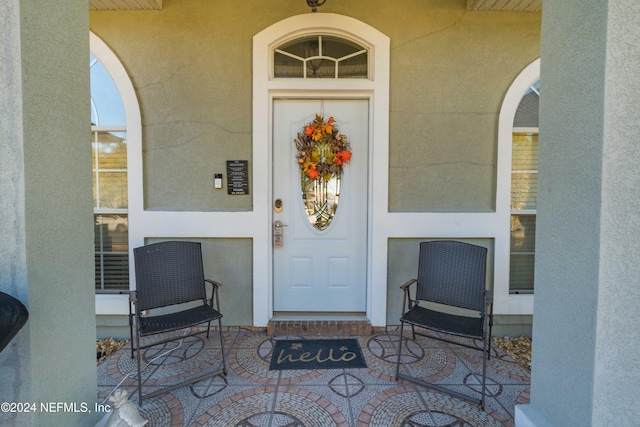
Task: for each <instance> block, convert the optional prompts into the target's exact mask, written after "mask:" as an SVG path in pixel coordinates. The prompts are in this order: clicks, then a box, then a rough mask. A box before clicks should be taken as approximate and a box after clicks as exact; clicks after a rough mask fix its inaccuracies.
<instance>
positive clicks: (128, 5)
mask: <svg viewBox="0 0 640 427" xmlns="http://www.w3.org/2000/svg"><path fill="white" fill-rule="evenodd" d="M300 1H302V0H300ZM145 9H146V10H158V9H162V0H89V10H145ZM467 10H478V11H504V12H540V11H541V10H542V0H467Z"/></svg>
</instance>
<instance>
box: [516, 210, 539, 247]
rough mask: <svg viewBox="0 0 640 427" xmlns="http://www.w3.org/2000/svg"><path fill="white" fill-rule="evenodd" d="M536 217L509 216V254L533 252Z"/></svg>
mask: <svg viewBox="0 0 640 427" xmlns="http://www.w3.org/2000/svg"><path fill="white" fill-rule="evenodd" d="M535 248H536V216H535V215H511V252H534V251H535Z"/></svg>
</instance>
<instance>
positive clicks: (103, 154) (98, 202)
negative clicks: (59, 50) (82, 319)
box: [90, 55, 129, 293]
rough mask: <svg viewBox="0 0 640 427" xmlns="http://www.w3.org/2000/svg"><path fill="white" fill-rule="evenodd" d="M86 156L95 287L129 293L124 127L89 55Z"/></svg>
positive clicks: (110, 86)
mask: <svg viewBox="0 0 640 427" xmlns="http://www.w3.org/2000/svg"><path fill="white" fill-rule="evenodd" d="M90 70H91V152H92V169H93V213H94V230H95V239H94V242H95V289H96V292H100V293H109V292H119V291H122V290H128V289H129V220H128V206H129V202H128V190H127V188H128V184H127V181H128V178H127V132H126V131H127V129H126V127H125V119H124V108H123V105H122V101H121V100H120V94H119V93H118V90H117V88H116V86H115V84H114V83H113V80H112V79H111V77H110V76H109V74H108V73H107V72H106V70H105V68H104V66H103V65H102V64H101V63H100V61H98V60H97V59H96V58H95V57H94V56H93V55H92V56H91V59H90Z"/></svg>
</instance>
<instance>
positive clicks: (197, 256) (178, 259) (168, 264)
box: [129, 241, 227, 403]
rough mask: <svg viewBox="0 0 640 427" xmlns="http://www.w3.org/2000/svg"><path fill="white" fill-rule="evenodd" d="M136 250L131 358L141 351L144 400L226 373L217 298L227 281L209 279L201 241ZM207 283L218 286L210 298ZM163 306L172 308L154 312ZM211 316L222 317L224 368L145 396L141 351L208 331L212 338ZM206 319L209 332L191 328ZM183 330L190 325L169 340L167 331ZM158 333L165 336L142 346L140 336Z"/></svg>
mask: <svg viewBox="0 0 640 427" xmlns="http://www.w3.org/2000/svg"><path fill="white" fill-rule="evenodd" d="M133 254H134V258H135V268H136V290H135V291H131V292H130V298H129V301H130V304H129V329H130V332H131V358H133V357H134V352H135V353H137V364H138V398H139V403H142V400H143V398H147V399H148V398H150V397H153V396H157V395H160V394H163V393H166V392H168V391H171V390H174V389H176V388H178V387H182V386H184V385H186V384H193V383H195V382H197V381H201V380H202V379H204V378H208V377H212V376H215V375H219V374H221V373H222V374H224V375H226V374H227V369H226V364H225V357H224V343H223V339H222V321H221V319H222V314H221V313H220V301H219V296H218V293H219V291H218V288H219V287H220V286H222V285H221V284H220V283H218V282H214V281H212V280H207V279H205V278H204V270H203V266H202V250H201V247H200V243H198V242H184V241H175V242H174V241H170V242H160V243H154V244H150V245H146V246H142V247H139V248H135V249H134V250H133ZM206 283H209V284H211V285H212V287H213V289H212V293H211V299H210V300H208V299H207V290H206ZM214 300H215V305H214ZM185 303H191V304H185ZM171 306H175V307H174V308H175V310H171ZM134 307H135V310H134ZM162 307H167V309H165V310H163V312H165V313H166V311H167V310H168V311H170V312H169V313H166V314H154V313H153V310H155V309H158V308H162ZM147 311H149V312H147ZM134 320H135V321H134ZM212 320H217V321H218V330H219V334H220V349H221V352H222V367H221V369H219V370H217V371H215V372H208V373H206V374H202V375H196V376H194V377H191V378H189V379H187V380H185V381H183V382H181V383H179V384H174V385H171V386H167V387H164V388H163V389H162V390H158V391H155V392H153V393H149V394H147V395H143V394H142V384H143V381H142V368H141V355H140V351H141V350H142V349H145V348H148V347H152V346H155V345H159V344H164V343H167V342H170V341H176V340H179V339H183V338H185V337H189V336H193V335H198V334H201V333H204V332H206V333H207V338H209V330H210V328H211V321H212ZM205 322H206V323H207V328H206V330H200V329H195V330H190V329H186V328H191V327H192V326H197V325H200V324H203V323H205ZM134 329H135V336H134ZM179 329H185V334H184V335H179V334H178V335H176V334H174V335H172V336H171V337H169V338H167V337H166V334H165V333H167V332H171V331H176V330H179ZM157 334H165V336H164V337H162V338H159V339H158V340H150V342H146V343H145V344H144V345H141V344H140V338H141V337H144V336H152V335H157ZM134 337H135V341H134ZM136 350H137V351H136Z"/></svg>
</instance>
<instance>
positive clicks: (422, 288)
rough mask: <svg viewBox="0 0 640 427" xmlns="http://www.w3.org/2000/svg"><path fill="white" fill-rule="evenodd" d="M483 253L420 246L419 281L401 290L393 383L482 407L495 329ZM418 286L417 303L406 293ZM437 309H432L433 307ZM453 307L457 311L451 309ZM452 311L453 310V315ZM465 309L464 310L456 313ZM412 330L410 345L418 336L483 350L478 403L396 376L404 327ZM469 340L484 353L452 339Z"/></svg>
mask: <svg viewBox="0 0 640 427" xmlns="http://www.w3.org/2000/svg"><path fill="white" fill-rule="evenodd" d="M486 260H487V249H486V248H483V247H481V246H476V245H471V244H468V243H463V242H455V241H432V242H422V243H420V259H419V263H418V278H417V280H416V279H412V280H410V281H408V282H407V283H405V284H404V285H402V286H401V289H402V290H404V298H403V302H402V307H403V308H402V317H401V318H400V344H399V346H398V362H397V363H396V380H397V379H398V378H404V379H407V380H409V381H412V382H415V383H417V384H420V385H423V386H425V387H429V388H433V389H436V390H438V391H442V392H445V393H448V394H451V395H453V396H456V397H460V398H463V399H466V400H470V401H472V402H475V403H479V404H480V406H481V407H482V409H484V405H485V395H486V378H487V360H489V358H490V353H491V329H492V326H493V319H492V317H493V308H492V307H493V300H492V292H491V291H490V290H487V289H486V264H487V262H486ZM413 284H415V285H416V291H415V298H412V297H411V292H410V288H411V286H412V285H413ZM433 303H435V304H433ZM454 307H455V308H454ZM452 308H454V309H453V310H452ZM460 309H464V310H460ZM405 323H406V324H409V325H411V331H412V333H413V339H414V340H415V339H416V334H417V335H423V336H429V337H430V338H434V339H438V340H441V341H445V342H449V343H452V344H456V345H462V346H465V347H469V348H474V349H478V350H482V352H483V358H482V359H483V360H482V392H481V398H480V399H477V398H475V397H472V396H469V395H466V394H462V393H459V392H457V391H454V390H450V389H448V388H445V387H443V386H441V385H437V384H433V383H428V382H426V381H423V380H422V379H420V378H415V377H412V376H410V375H406V374H404V373H400V362H401V358H402V338H403V333H404V325H405ZM416 327H419V328H424V329H427V330H431V331H436V332H439V333H442V334H446V335H444V336H438V335H440V334H431V335H426V334H425V333H424V332H423V333H419V332H416ZM456 336H457V337H467V338H472V339H476V340H481V341H482V348H478V347H476V346H475V345H473V344H465V343H464V342H460V341H461V340H457V341H456V340H454V338H455V337H456Z"/></svg>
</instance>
